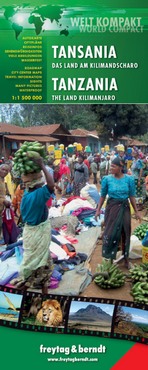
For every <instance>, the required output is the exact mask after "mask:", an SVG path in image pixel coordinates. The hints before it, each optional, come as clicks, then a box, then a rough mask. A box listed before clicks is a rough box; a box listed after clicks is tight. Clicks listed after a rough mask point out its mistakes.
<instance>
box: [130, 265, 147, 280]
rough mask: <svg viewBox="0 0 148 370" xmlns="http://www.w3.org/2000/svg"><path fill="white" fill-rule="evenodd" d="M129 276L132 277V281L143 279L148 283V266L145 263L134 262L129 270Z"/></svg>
mask: <svg viewBox="0 0 148 370" xmlns="http://www.w3.org/2000/svg"><path fill="white" fill-rule="evenodd" d="M129 277H130V278H131V279H132V282H133V283H136V282H137V281H144V282H147V283H148V267H146V265H142V264H140V265H137V264H136V263H135V264H134V266H133V267H132V268H131V269H130V270H129Z"/></svg>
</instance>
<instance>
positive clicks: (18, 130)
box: [0, 123, 25, 134]
mask: <svg viewBox="0 0 148 370" xmlns="http://www.w3.org/2000/svg"><path fill="white" fill-rule="evenodd" d="M24 130H25V129H24V127H20V126H16V125H11V124H9V123H0V134H4V133H5V134H23V133H25V132H24Z"/></svg>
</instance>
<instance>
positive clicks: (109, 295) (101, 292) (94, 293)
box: [80, 210, 145, 301]
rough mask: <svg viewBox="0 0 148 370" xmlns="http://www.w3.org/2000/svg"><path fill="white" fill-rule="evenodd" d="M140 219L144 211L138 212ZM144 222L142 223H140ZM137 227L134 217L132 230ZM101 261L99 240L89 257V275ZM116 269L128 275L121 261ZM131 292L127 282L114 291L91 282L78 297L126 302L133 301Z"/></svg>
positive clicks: (138, 260)
mask: <svg viewBox="0 0 148 370" xmlns="http://www.w3.org/2000/svg"><path fill="white" fill-rule="evenodd" d="M140 214H141V217H143V216H144V214H145V210H143V211H141V212H140ZM142 222H144V221H142ZM138 225H139V221H137V220H136V219H135V218H134V217H132V230H134V229H135V228H136V226H138ZM101 261H102V241H101V240H99V241H98V243H97V245H96V248H95V250H94V252H93V254H92V256H91V260H90V270H91V273H92V274H94V273H95V271H96V267H97V265H98V264H99V263H101ZM130 263H132V264H134V263H137V264H139V263H141V259H140V258H139V259H136V260H133V259H132V260H130ZM118 267H119V268H121V270H122V271H123V272H124V273H126V274H127V273H128V269H127V268H125V266H124V262H123V260H122V261H121V262H119V263H118ZM130 290H131V283H130V282H129V281H128V279H127V281H126V282H125V285H124V286H122V287H120V288H116V289H101V288H100V287H98V285H96V284H95V283H94V282H91V284H90V285H89V286H88V287H87V288H86V289H85V290H84V292H83V293H81V294H80V295H81V296H82V297H96V298H106V299H117V300H120V299H121V300H127V301H133V297H132V295H131V294H130Z"/></svg>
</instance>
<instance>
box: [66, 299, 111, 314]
mask: <svg viewBox="0 0 148 370" xmlns="http://www.w3.org/2000/svg"><path fill="white" fill-rule="evenodd" d="M90 304H92V305H93V306H95V307H100V308H101V310H103V311H105V312H106V313H107V314H109V315H110V316H112V315H113V310H114V305H112V304H110V305H109V304H105V303H94V302H79V301H72V302H71V306H70V314H71V313H74V312H76V311H78V310H80V308H86V307H87V306H88V305H90Z"/></svg>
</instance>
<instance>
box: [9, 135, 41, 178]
mask: <svg viewBox="0 0 148 370" xmlns="http://www.w3.org/2000/svg"><path fill="white" fill-rule="evenodd" d="M39 157H42V158H43V159H44V161H46V159H47V156H46V149H45V146H44V145H42V144H40V143H39V142H38V141H35V142H29V141H25V142H24V143H23V145H22V146H21V147H20V149H19V150H17V152H16V153H15V157H14V166H13V170H14V171H16V172H18V173H19V175H22V174H23V175H26V174H28V173H32V172H39V171H40V167H39V166H38V165H37V164H36V163H34V161H33V160H32V158H39Z"/></svg>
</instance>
